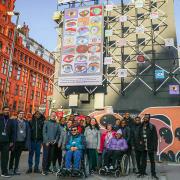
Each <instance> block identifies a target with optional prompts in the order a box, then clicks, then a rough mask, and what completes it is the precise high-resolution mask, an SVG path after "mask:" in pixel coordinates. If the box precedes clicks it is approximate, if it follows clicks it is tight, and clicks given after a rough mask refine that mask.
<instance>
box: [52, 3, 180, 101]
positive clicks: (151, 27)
mask: <svg viewBox="0 0 180 180" xmlns="http://www.w3.org/2000/svg"><path fill="white" fill-rule="evenodd" d="M124 1H125V0H120V4H118V5H115V4H114V5H113V10H111V11H109V10H107V8H105V10H104V31H106V30H112V31H113V34H112V36H107V37H104V52H103V53H104V57H112V58H113V63H112V64H111V65H104V73H103V81H102V84H103V86H106V88H107V87H110V88H111V89H112V90H113V91H114V92H115V93H117V94H118V95H123V96H124V95H125V94H126V92H127V90H128V89H129V88H130V87H131V86H132V85H133V84H134V83H136V82H140V83H141V84H142V85H144V86H145V87H146V88H147V89H148V90H150V91H151V92H152V93H153V94H154V95H156V94H157V93H160V92H163V91H164V89H163V88H164V87H165V85H167V84H168V83H176V84H178V85H180V73H179V72H180V66H179V64H178V53H177V52H178V49H177V45H176V41H175V43H174V45H172V46H168V47H166V46H165V40H166V39H165V38H164V37H163V33H164V32H165V31H167V28H168V24H167V22H166V20H167V18H168V17H167V14H166V13H165V12H164V11H163V10H162V9H163V8H164V7H165V6H167V4H168V0H157V1H156V2H154V1H151V0H148V1H145V3H144V5H143V7H141V8H138V7H136V4H135V3H132V2H129V3H128V4H127V3H124ZM89 3H92V4H97V3H98V1H97V0H93V1H88V2H83V1H80V2H72V3H65V4H58V5H57V11H60V12H61V14H62V18H61V19H59V21H58V22H57V23H58V27H56V30H57V33H58V36H59V42H61V39H62V31H63V28H62V27H63V9H64V8H67V6H68V8H74V7H83V6H89V5H90V4H89ZM105 4H106V5H107V6H108V5H112V1H109V0H106V2H105ZM107 6H106V7H107ZM142 12H143V13H142ZM153 12H156V13H158V18H157V19H153V18H151V15H152V13H153ZM122 16H124V17H125V16H126V17H127V21H124V22H123V21H122V22H120V17H122ZM147 22H148V23H147ZM127 24H128V25H129V26H127ZM138 27H139V28H141V30H144V32H137V28H138ZM117 39H118V40H119V41H123V40H125V41H126V43H125V45H117V44H118V43H117V41H116V40H117ZM120 44H121V42H120ZM157 47H158V48H159V51H157V50H156V49H157ZM56 50H57V52H56V53H57V54H58V56H57V57H56V59H57V61H59V59H60V53H61V44H60V43H59V46H58V47H57V49H56ZM161 51H163V53H164V54H168V56H167V57H163V58H162V57H161V55H162V53H161ZM127 52H128V54H127ZM138 56H143V57H144V58H145V63H137V57H138ZM162 61H166V62H167V63H163V64H162V63H161V62H162ZM172 61H173V63H172ZM59 63H60V62H59ZM166 64H167V66H164V65H166ZM168 64H169V65H168ZM119 69H127V73H128V74H127V77H119V76H118V70H119ZM156 70H163V71H164V73H165V78H164V79H163V80H160V81H159V80H157V79H156V77H155V71H156ZM56 71H58V69H56ZM56 73H57V72H55V73H54V74H53V75H52V77H53V76H54V75H55V74H56ZM52 77H50V78H52ZM57 81H58V79H55V82H54V83H53V82H52V83H53V86H54V87H55V88H56V90H58V92H59V93H60V94H61V95H62V96H63V97H64V98H66V99H67V91H68V90H69V89H70V88H73V87H59V86H58V83H57ZM99 87H100V86H90V87H89V86H83V88H84V90H85V91H86V92H87V93H89V94H90V95H91V94H93V93H95V92H96V90H98V89H99Z"/></svg>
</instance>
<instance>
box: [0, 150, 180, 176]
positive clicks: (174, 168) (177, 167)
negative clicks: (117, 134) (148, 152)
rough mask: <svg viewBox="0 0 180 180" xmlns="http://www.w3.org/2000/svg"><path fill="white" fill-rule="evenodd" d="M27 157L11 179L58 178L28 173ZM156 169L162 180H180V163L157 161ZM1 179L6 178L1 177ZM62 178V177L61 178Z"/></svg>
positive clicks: (148, 168)
mask: <svg viewBox="0 0 180 180" xmlns="http://www.w3.org/2000/svg"><path fill="white" fill-rule="evenodd" d="M27 158H28V155H27V153H23V155H22V157H21V162H20V171H21V172H22V174H21V175H20V176H13V177H11V178H10V179H12V180H49V179H51V180H56V179H57V177H56V176H55V175H54V174H50V175H48V176H42V175H41V174H30V175H26V174H25V172H26V170H27ZM156 165H157V166H156V171H157V175H158V177H159V179H160V180H180V164H175V163H157V164H156ZM147 172H148V174H149V175H150V167H149V164H148V166H147ZM1 179H5V178H2V177H0V180H1ZM60 179H62V178H60ZM63 179H68V180H70V179H76V180H78V179H79V178H69V177H66V178H63ZM87 179H88V180H111V179H116V180H138V178H137V177H136V175H134V174H130V175H129V176H126V177H119V178H115V177H113V176H99V175H98V174H95V175H93V176H89V177H88V178H87ZM140 180H151V176H146V177H145V178H140Z"/></svg>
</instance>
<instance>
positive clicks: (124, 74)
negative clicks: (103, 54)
mask: <svg viewBox="0 0 180 180" xmlns="http://www.w3.org/2000/svg"><path fill="white" fill-rule="evenodd" d="M127 74H128V72H127V69H118V77H127Z"/></svg>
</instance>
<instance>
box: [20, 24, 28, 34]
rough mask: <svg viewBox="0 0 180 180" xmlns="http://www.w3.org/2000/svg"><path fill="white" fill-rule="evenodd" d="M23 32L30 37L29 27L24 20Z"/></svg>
mask: <svg viewBox="0 0 180 180" xmlns="http://www.w3.org/2000/svg"><path fill="white" fill-rule="evenodd" d="M21 32H22V33H23V34H24V35H25V36H26V37H29V27H28V25H26V23H25V22H24V24H23V27H22V28H21Z"/></svg>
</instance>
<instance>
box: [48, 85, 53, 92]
mask: <svg viewBox="0 0 180 180" xmlns="http://www.w3.org/2000/svg"><path fill="white" fill-rule="evenodd" d="M49 92H50V93H52V92H53V85H52V84H50V85H49Z"/></svg>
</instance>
